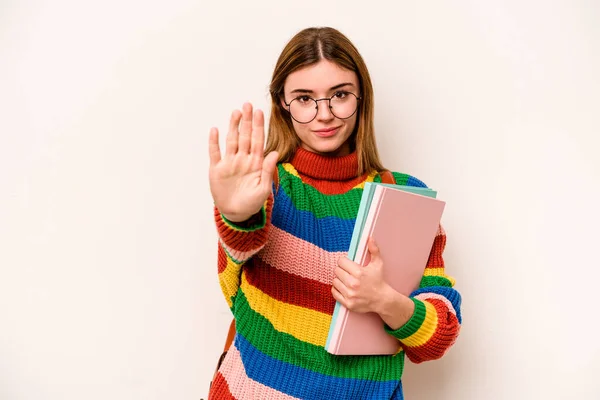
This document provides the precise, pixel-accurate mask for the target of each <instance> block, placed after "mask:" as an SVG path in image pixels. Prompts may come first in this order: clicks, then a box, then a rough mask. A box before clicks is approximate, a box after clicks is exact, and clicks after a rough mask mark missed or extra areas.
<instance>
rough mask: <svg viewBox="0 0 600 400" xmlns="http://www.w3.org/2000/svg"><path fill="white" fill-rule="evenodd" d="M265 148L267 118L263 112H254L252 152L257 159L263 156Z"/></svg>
mask: <svg viewBox="0 0 600 400" xmlns="http://www.w3.org/2000/svg"><path fill="white" fill-rule="evenodd" d="M264 147H265V116H264V115H263V112H262V111H261V110H256V111H255V112H254V119H253V120H252V145H251V149H250V151H251V152H252V154H254V155H255V156H257V157H260V156H262V154H263V151H264Z"/></svg>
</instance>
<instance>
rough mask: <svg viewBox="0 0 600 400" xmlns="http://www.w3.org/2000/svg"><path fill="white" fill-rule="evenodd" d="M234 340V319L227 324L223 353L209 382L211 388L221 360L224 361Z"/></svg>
mask: <svg viewBox="0 0 600 400" xmlns="http://www.w3.org/2000/svg"><path fill="white" fill-rule="evenodd" d="M234 338H235V319H232V320H231V324H229V332H227V338H226V339H225V346H223V353H221V356H220V357H219V361H218V362H217V368H215V373H214V374H213V378H212V380H211V381H210V386H212V383H213V382H214V380H215V378H216V377H217V372H219V368H220V367H221V364H222V363H223V360H224V359H225V356H226V355H227V351H228V350H229V348H230V347H231V344H232V343H233V339H234Z"/></svg>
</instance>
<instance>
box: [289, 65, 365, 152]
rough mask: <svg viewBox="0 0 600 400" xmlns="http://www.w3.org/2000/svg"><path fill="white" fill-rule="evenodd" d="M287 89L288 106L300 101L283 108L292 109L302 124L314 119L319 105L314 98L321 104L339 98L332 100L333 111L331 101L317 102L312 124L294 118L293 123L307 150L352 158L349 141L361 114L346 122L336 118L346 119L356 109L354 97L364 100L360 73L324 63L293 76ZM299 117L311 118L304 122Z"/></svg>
mask: <svg viewBox="0 0 600 400" xmlns="http://www.w3.org/2000/svg"><path fill="white" fill-rule="evenodd" d="M283 89H284V101H285V102H287V103H288V104H291V102H292V100H294V99H297V100H295V101H294V104H292V105H291V106H290V107H288V106H286V105H285V104H282V105H283V107H284V108H285V109H290V110H291V113H292V116H294V117H295V118H296V119H297V120H300V121H301V122H304V121H305V120H308V119H310V117H311V116H310V114H311V112H313V113H314V105H315V104H314V102H312V100H310V98H312V99H315V100H318V99H323V98H330V97H332V96H335V97H334V100H332V105H333V106H334V108H333V110H331V109H330V108H329V102H328V101H327V100H321V101H319V102H317V103H318V107H317V110H316V112H317V115H316V116H315V118H314V119H313V120H312V121H310V122H308V123H305V124H302V123H299V122H298V121H296V120H295V119H294V118H292V122H293V125H294V129H295V131H296V134H297V135H298V137H299V138H300V141H301V146H302V147H303V148H304V149H306V150H309V151H312V152H314V153H318V154H322V155H329V156H344V155H348V154H350V140H349V139H350V136H351V135H352V133H353V132H354V128H355V126H356V119H357V115H358V111H357V112H354V114H352V116H351V117H349V118H346V119H341V118H338V117H336V115H338V116H340V117H342V118H344V117H346V116H347V115H348V114H349V113H350V112H351V111H350V112H349V111H348V110H351V109H352V108H354V102H355V98H354V97H353V95H352V94H354V95H356V97H360V93H359V86H358V77H357V76H356V73H354V72H352V71H350V70H347V69H343V68H342V67H340V66H339V65H337V64H335V63H333V62H331V61H328V60H321V61H319V62H318V63H317V64H314V65H311V66H309V67H306V68H302V69H299V70H297V71H295V72H293V73H291V74H290V75H289V76H288V77H287V79H286V81H285V84H284V88H283ZM282 102H283V100H282ZM356 107H358V102H356ZM311 110H312V111H311ZM336 110H338V111H336ZM332 111H333V112H332ZM334 113H335V114H336V115H334ZM297 115H308V117H307V118H304V119H303V118H298V117H297ZM313 115H314V114H313Z"/></svg>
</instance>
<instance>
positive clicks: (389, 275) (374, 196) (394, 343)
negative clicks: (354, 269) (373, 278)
mask: <svg viewBox="0 0 600 400" xmlns="http://www.w3.org/2000/svg"><path fill="white" fill-rule="evenodd" d="M436 197H437V192H436V191H435V190H432V189H428V188H420V187H414V186H403V185H392V184H385V183H374V182H367V183H365V189H364V191H363V195H362V199H361V203H360V207H359V211H358V216H357V218H356V224H355V226H354V231H353V234H352V240H351V242H350V248H349V250H348V258H349V259H350V260H353V261H354V262H356V263H357V264H359V265H363V266H366V265H367V264H368V263H369V261H370V256H369V251H368V249H367V242H368V239H369V238H370V237H373V238H374V239H375V243H376V244H377V247H378V248H379V253H380V256H381V258H382V261H383V277H384V280H385V281H386V282H387V283H388V284H389V285H390V286H391V287H393V288H394V289H395V290H396V291H398V292H400V293H402V294H404V295H406V296H408V295H410V294H411V293H412V292H413V291H414V290H416V289H417V288H418V287H419V284H420V282H421V278H422V276H423V273H424V271H425V266H426V265H427V260H428V259H429V254H430V252H431V248H432V246H433V241H434V239H435V236H436V234H437V231H438V228H439V224H440V220H441V218H442V213H443V211H444V207H445V205H446V203H445V202H444V201H441V200H439V199H437V198H436ZM325 348H326V350H327V351H328V352H329V353H331V354H337V355H375V354H395V353H397V352H398V350H399V348H400V343H399V341H398V339H396V338H395V337H393V336H391V335H390V334H388V333H387V332H386V331H385V328H384V322H383V320H382V319H381V317H379V315H378V314H376V313H357V312H353V311H349V310H348V309H347V308H346V307H344V306H343V305H341V304H340V303H339V302H338V303H336V306H335V311H334V313H333V318H332V320H331V325H330V328H329V336H328V338H327V343H326V345H325Z"/></svg>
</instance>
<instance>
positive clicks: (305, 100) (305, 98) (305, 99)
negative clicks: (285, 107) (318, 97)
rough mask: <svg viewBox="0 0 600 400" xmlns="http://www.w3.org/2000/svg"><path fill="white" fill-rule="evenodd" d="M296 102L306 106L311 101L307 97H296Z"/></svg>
mask: <svg viewBox="0 0 600 400" xmlns="http://www.w3.org/2000/svg"><path fill="white" fill-rule="evenodd" d="M296 100H297V101H298V102H299V103H301V104H306V103H308V102H309V101H311V100H312V99H311V98H310V97H309V96H298V97H296Z"/></svg>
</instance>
